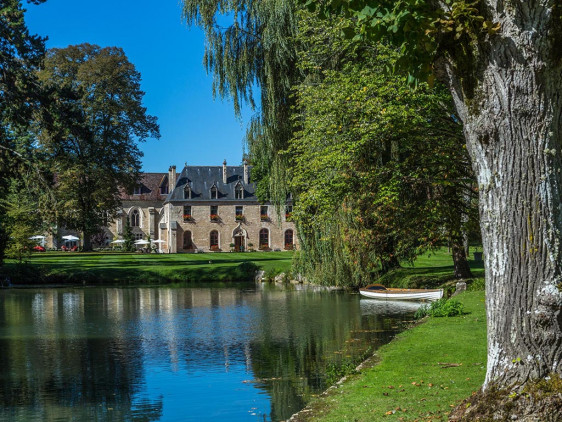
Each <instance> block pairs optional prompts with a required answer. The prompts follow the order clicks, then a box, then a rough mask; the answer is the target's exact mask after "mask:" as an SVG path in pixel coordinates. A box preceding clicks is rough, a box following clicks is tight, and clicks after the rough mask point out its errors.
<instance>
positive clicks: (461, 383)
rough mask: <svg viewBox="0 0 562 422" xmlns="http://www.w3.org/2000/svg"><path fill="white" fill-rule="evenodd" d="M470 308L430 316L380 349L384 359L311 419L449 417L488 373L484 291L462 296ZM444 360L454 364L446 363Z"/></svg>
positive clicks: (334, 393)
mask: <svg viewBox="0 0 562 422" xmlns="http://www.w3.org/2000/svg"><path fill="white" fill-rule="evenodd" d="M458 299H459V301H461V302H462V303H463V305H464V307H465V311H466V312H467V313H466V314H465V315H463V316H460V317H453V318H429V319H428V320H427V321H426V322H424V323H423V324H420V325H418V326H416V327H414V328H412V329H410V330H408V331H405V332H403V333H401V334H400V335H398V336H397V338H396V339H394V340H393V341H392V342H391V343H389V344H387V345H385V346H383V347H381V348H380V349H379V350H378V351H377V356H378V358H379V359H380V363H379V364H377V365H375V366H373V367H371V368H369V369H365V370H363V371H362V372H361V373H360V374H359V375H356V376H352V377H351V379H350V380H348V381H346V382H344V383H343V384H342V385H341V386H340V387H339V388H337V389H332V390H330V392H329V393H327V395H326V396H324V397H321V398H320V399H317V400H316V401H315V402H313V403H312V404H311V406H310V409H312V412H311V413H304V415H306V414H308V415H312V416H308V417H302V418H299V420H304V419H306V420H309V421H338V422H341V421H415V420H418V421H427V420H432V421H437V420H447V415H448V413H449V411H450V410H451V408H452V407H453V406H456V405H457V404H458V403H460V401H461V400H462V399H465V398H466V397H469V396H470V394H471V393H472V392H473V391H476V390H478V389H479V388H480V386H481V385H482V383H483V381H484V376H485V373H486V314H485V307H484V292H483V291H477V292H466V293H463V294H462V295H460V296H458ZM443 364H453V366H449V367H446V366H447V365H443Z"/></svg>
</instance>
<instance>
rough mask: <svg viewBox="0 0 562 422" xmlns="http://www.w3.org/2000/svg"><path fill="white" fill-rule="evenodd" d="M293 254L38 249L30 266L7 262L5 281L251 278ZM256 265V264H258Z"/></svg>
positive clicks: (286, 266)
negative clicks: (44, 250) (41, 250)
mask: <svg viewBox="0 0 562 422" xmlns="http://www.w3.org/2000/svg"><path fill="white" fill-rule="evenodd" d="M292 256H293V254H292V252H251V253H206V254H135V253H111V252H100V253H96V252H92V253H76V252H46V253H34V254H33V255H32V257H31V259H30V260H29V261H28V262H27V263H26V264H17V263H16V262H14V261H11V260H8V261H7V262H6V263H5V265H4V267H2V268H0V280H3V279H5V277H10V279H11V281H12V283H13V284H19V283H21V284H45V283H86V284H137V283H139V284H140V283H142V284H145V283H170V282H185V281H188V282H198V281H226V280H247V279H248V278H251V277H252V275H253V273H254V271H255V269H256V267H258V268H259V269H262V270H264V271H266V273H270V274H275V273H279V272H286V271H289V270H290V268H291V259H292ZM251 263H253V264H255V265H253V264H251Z"/></svg>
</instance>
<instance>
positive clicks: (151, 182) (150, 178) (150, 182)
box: [121, 173, 168, 201]
mask: <svg viewBox="0 0 562 422" xmlns="http://www.w3.org/2000/svg"><path fill="white" fill-rule="evenodd" d="M167 183H168V173H142V174H141V180H140V185H141V193H140V195H134V194H133V193H132V192H125V191H122V192H121V200H125V201H164V199H166V196H167V194H164V195H162V194H160V186H162V184H167Z"/></svg>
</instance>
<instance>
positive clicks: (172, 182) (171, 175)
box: [168, 166, 176, 192]
mask: <svg viewBox="0 0 562 422" xmlns="http://www.w3.org/2000/svg"><path fill="white" fill-rule="evenodd" d="M168 186H169V191H170V192H171V191H172V190H173V189H174V188H175V187H176V166H170V168H169V169H168Z"/></svg>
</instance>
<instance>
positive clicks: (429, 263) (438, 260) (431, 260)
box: [379, 247, 484, 288]
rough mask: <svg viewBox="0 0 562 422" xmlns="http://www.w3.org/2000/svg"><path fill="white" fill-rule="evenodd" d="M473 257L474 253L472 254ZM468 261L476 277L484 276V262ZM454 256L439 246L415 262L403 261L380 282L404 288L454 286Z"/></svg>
mask: <svg viewBox="0 0 562 422" xmlns="http://www.w3.org/2000/svg"><path fill="white" fill-rule="evenodd" d="M471 257H472V255H471ZM468 263H469V265H470V269H471V271H472V275H473V276H474V278H475V279H477V278H483V277H484V263H483V262H482V261H480V262H476V261H474V259H469V260H468ZM456 281H457V280H455V278H454V268H453V258H452V257H451V253H450V252H449V251H448V250H447V248H445V247H442V248H438V249H436V250H434V251H431V252H426V253H424V254H422V255H419V256H418V257H417V258H416V260H415V261H414V262H413V264H411V263H408V262H403V263H401V268H398V269H396V270H393V271H391V272H389V273H388V274H385V275H384V276H383V277H381V278H380V279H379V283H382V284H384V285H385V286H391V287H403V288H434V287H445V288H447V287H453V286H454V285H455V283H456Z"/></svg>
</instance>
